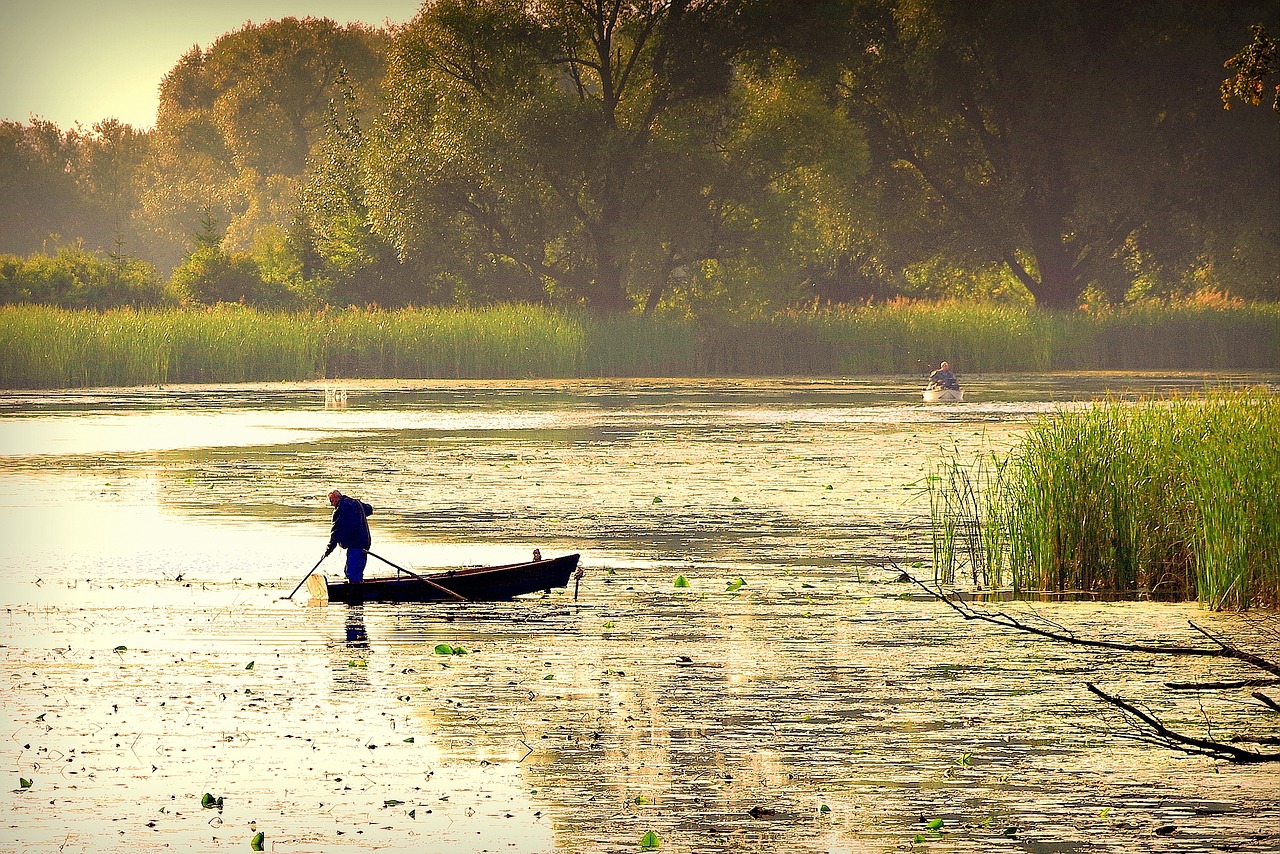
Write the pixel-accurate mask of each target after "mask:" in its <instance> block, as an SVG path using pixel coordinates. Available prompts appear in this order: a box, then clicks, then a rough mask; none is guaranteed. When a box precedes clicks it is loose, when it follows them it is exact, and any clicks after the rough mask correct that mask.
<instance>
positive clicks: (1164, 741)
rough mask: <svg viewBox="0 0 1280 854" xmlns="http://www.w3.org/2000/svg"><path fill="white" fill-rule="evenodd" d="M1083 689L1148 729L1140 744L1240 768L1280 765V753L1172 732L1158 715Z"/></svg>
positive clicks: (1094, 688)
mask: <svg viewBox="0 0 1280 854" xmlns="http://www.w3.org/2000/svg"><path fill="white" fill-rule="evenodd" d="M1084 687H1086V688H1088V689H1089V691H1090V693H1092V694H1093V695H1094V696H1096V697H1099V698H1100V699H1102V700H1103V701H1105V702H1107V703H1109V704H1111V705H1112V706H1115V707H1116V708H1117V709H1119V710H1120V711H1122V712H1124V713H1125V715H1127V716H1129V717H1130V718H1136V719H1137V720H1138V721H1140V722H1141V723H1142V724H1143V725H1144V726H1146V727H1147V729H1148V730H1150V731H1149V732H1146V731H1140V732H1139V735H1138V738H1139V740H1140V741H1147V742H1150V743H1152V744H1159V745H1162V746H1164V747H1168V748H1171V749H1174V750H1179V751H1181V752H1183V753H1189V754H1192V755H1194V756H1209V757H1212V758H1214V759H1225V760H1227V761H1228V762H1235V763H1238V764H1254V763H1259V762H1280V753H1255V752H1253V751H1252V750H1244V749H1243V748H1239V747H1234V746H1232V745H1230V744H1224V743H1222V742H1220V741H1211V740H1209V739H1205V738H1196V737H1195V736H1190V735H1183V734H1182V733H1180V732H1176V731H1174V730H1171V729H1169V728H1168V727H1167V726H1165V725H1164V724H1163V723H1162V722H1161V721H1160V719H1159V718H1157V717H1156V716H1155V715H1152V714H1149V713H1147V712H1144V711H1143V710H1142V709H1139V708H1138V707H1137V706H1135V705H1134V704H1132V703H1130V702H1127V701H1125V700H1122V699H1121V698H1119V697H1116V696H1113V695H1111V694H1108V693H1107V692H1105V691H1103V690H1102V689H1101V688H1099V687H1098V686H1097V685H1094V684H1093V683H1092V682H1086V683H1085V685H1084Z"/></svg>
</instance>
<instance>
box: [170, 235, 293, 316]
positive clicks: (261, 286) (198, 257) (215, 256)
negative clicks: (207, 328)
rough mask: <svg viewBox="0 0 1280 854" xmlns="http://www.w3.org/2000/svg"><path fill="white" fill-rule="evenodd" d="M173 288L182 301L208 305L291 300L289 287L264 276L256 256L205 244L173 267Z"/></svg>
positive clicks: (174, 294)
mask: <svg viewBox="0 0 1280 854" xmlns="http://www.w3.org/2000/svg"><path fill="white" fill-rule="evenodd" d="M169 289H170V292H171V293H172V294H173V296H174V298H175V299H177V300H178V301H180V302H199V303H204V304H207V305H212V304H214V303H220V302H238V303H251V304H255V305H263V306H282V305H285V304H287V303H288V302H289V301H290V294H289V290H288V288H287V287H286V286H284V285H282V284H280V283H278V282H268V281H266V280H265V279H263V277H262V273H261V272H260V270H259V269H258V264H257V262H256V261H254V260H253V258H252V257H250V256H248V255H245V254H242V253H229V252H224V251H222V250H221V249H220V248H218V247H216V246H202V247H200V248H199V249H197V250H196V251H195V252H193V253H191V255H190V256H188V258H187V260H186V261H184V262H183V263H182V264H181V265H180V266H179V267H178V268H177V269H176V270H174V271H173V276H172V277H171V278H170V279H169Z"/></svg>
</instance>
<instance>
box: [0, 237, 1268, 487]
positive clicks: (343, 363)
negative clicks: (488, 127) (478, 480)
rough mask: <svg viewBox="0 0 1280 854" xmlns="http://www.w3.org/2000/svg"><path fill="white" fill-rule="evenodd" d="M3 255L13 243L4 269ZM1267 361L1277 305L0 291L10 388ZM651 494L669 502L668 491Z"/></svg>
mask: <svg viewBox="0 0 1280 854" xmlns="http://www.w3.org/2000/svg"><path fill="white" fill-rule="evenodd" d="M5 264H6V262H5V261H4V259H2V258H0V276H3V275H5V270H6V269H7V268H6V266H5ZM943 358H947V359H949V360H950V361H951V362H952V364H953V365H955V366H956V368H957V370H959V371H960V372H961V374H962V375H963V374H964V373H965V372H976V371H982V372H991V371H1032V372H1037V371H1048V370H1063V369H1066V370H1075V369H1099V370H1101V369H1117V368H1121V369H1124V368H1128V369H1133V368H1169V369H1188V370H1194V369H1218V370H1222V369H1240V368H1245V369H1247V368H1262V369H1266V368H1270V367H1274V366H1275V365H1276V364H1278V363H1280V305H1270V304H1264V305H1239V306H1235V305H1233V306H1226V307H1213V306H1193V305H1178V306H1155V305H1150V306H1142V307H1136V308H1133V309H1123V310H1116V311H1112V312H1107V313H1104V314H1100V315H1084V314H1077V313H1071V314H1047V313H1042V312H1038V311H1033V310H1027V309H1023V308H1012V307H1008V306H1003V307H1002V306H993V305H989V304H984V303H970V304H963V303H943V304H940V305H930V304H924V303H898V304H892V305H876V306H861V307H858V308H849V309H839V310H831V311H816V312H795V313H787V314H784V315H780V316H777V317H774V318H771V319H769V320H761V321H755V322H752V323H736V324H732V325H725V326H708V325H705V324H700V323H697V322H695V321H675V320H671V319H663V318H652V319H646V318H642V317H639V316H638V315H620V316H613V317H604V318H594V317H590V316H588V315H583V314H580V313H577V312H557V311H552V310H550V309H547V308H543V307H539V306H528V305H502V306H494V307H491V308H484V309H438V308H437V309H405V310H400V311H331V310H330V311H320V312H315V313H282V312H264V311H260V310H256V309H253V308H248V307H244V306H240V305H237V304H227V303H223V304H220V305H216V306H210V307H207V308H195V307H191V306H188V307H187V308H184V309H145V310H137V311H135V310H129V309H117V310H109V311H101V312H97V311H72V310H67V309H61V308H55V307H51V306H30V305H28V306H7V307H6V306H0V387H3V388H66V387H83V386H102V385H112V386H119V385H148V384H150V385H154V384H156V383H178V382H246V381H264V380H284V379H292V380H305V379H318V378H322V377H354V378H443V379H449V378H456V379H468V378H470V379H500V378H544V377H545V378H555V377H592V376H615V377H628V376H726V375H730V376H734V375H745V376H750V375H757V376H760V375H768V376H782V375H789V376H836V375H847V374H908V375H912V376H920V377H923V376H924V372H925V370H926V368H925V366H926V365H929V364H936V363H937V362H938V361H939V360H941V359H943ZM653 503H654V504H661V503H662V500H661V497H660V496H655V498H654V500H653Z"/></svg>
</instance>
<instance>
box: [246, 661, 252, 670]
mask: <svg viewBox="0 0 1280 854" xmlns="http://www.w3.org/2000/svg"><path fill="white" fill-rule="evenodd" d="M244 669H245V670H252V669H253V662H252V661H250V662H249V663H248V664H246V665H245V666H244Z"/></svg>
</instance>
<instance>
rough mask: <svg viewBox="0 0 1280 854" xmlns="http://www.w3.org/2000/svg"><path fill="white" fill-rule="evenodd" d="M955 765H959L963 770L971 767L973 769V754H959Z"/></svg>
mask: <svg viewBox="0 0 1280 854" xmlns="http://www.w3.org/2000/svg"><path fill="white" fill-rule="evenodd" d="M956 763H957V764H959V765H963V766H964V767H965V768H972V767H973V754H972V753H961V754H960V758H959V759H957V760H956Z"/></svg>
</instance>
